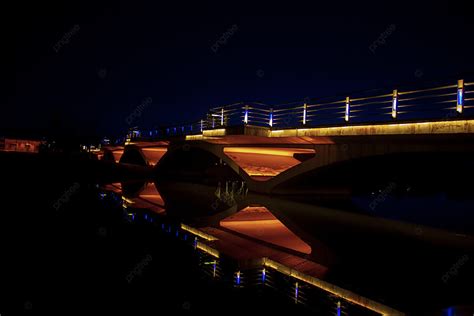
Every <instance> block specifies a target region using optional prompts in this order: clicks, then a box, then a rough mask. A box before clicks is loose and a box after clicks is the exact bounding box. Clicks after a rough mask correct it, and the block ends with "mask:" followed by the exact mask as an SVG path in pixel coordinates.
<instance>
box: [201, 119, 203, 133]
mask: <svg viewBox="0 0 474 316" xmlns="http://www.w3.org/2000/svg"><path fill="white" fill-rule="evenodd" d="M202 128H203V122H202V120H201V132H202Z"/></svg>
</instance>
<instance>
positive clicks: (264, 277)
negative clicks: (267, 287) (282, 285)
mask: <svg viewBox="0 0 474 316" xmlns="http://www.w3.org/2000/svg"><path fill="white" fill-rule="evenodd" d="M266 277H267V273H266V271H265V268H263V270H262V282H263V283H265V279H266Z"/></svg>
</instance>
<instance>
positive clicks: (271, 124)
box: [268, 109, 273, 127]
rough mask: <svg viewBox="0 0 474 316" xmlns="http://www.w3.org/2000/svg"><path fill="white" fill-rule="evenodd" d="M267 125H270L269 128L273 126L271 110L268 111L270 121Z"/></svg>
mask: <svg viewBox="0 0 474 316" xmlns="http://www.w3.org/2000/svg"><path fill="white" fill-rule="evenodd" d="M268 125H270V127H272V126H273V109H270V120H269V122H268Z"/></svg>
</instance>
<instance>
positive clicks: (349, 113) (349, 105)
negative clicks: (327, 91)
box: [344, 97, 351, 122]
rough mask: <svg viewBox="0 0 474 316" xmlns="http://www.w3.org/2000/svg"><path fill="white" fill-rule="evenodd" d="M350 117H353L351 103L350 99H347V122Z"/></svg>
mask: <svg viewBox="0 0 474 316" xmlns="http://www.w3.org/2000/svg"><path fill="white" fill-rule="evenodd" d="M350 115H351V103H350V99H349V97H347V98H346V113H345V116H344V119H345V120H346V122H349V117H350Z"/></svg>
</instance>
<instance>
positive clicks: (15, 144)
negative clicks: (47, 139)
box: [0, 137, 41, 153]
mask: <svg viewBox="0 0 474 316" xmlns="http://www.w3.org/2000/svg"><path fill="white" fill-rule="evenodd" d="M40 145H41V141H38V140H28V139H16V138H7V137H4V138H0V150H1V151H19V152H30V153H37V152H39V148H40Z"/></svg>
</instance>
